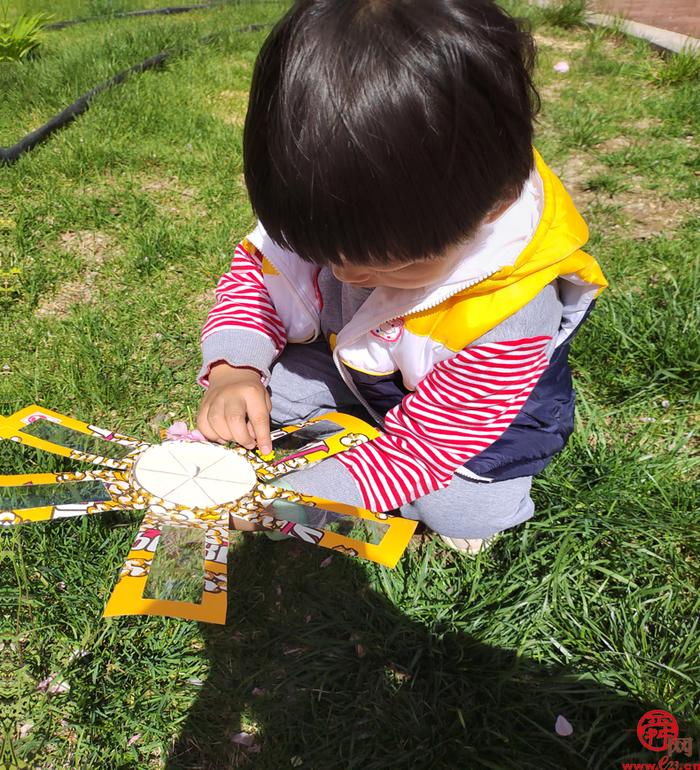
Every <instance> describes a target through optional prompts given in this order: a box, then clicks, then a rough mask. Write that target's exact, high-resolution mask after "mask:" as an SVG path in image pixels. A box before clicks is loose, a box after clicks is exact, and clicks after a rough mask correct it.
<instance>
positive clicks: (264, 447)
mask: <svg viewBox="0 0 700 770" xmlns="http://www.w3.org/2000/svg"><path fill="white" fill-rule="evenodd" d="M248 428H249V429H252V433H253V435H254V436H255V440H256V442H257V444H258V449H259V450H260V452H261V453H262V454H264V455H267V454H270V452H271V451H272V439H271V438H270V411H269V409H268V408H267V404H266V403H265V402H264V401H263V402H262V403H255V404H254V405H253V404H249V405H248Z"/></svg>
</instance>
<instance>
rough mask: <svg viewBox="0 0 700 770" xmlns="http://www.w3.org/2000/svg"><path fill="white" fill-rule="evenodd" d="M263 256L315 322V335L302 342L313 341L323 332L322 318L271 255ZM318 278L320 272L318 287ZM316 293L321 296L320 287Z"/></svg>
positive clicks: (313, 322) (312, 321)
mask: <svg viewBox="0 0 700 770" xmlns="http://www.w3.org/2000/svg"><path fill="white" fill-rule="evenodd" d="M256 248H257V247H256ZM260 253H261V254H262V252H260ZM263 256H264V258H265V259H267V260H268V262H269V263H270V264H271V265H272V267H274V268H275V270H276V271H277V275H279V277H280V278H281V279H282V283H284V285H285V286H286V287H287V289H289V293H290V294H291V295H292V297H294V299H295V300H296V301H297V302H298V303H299V305H300V306H301V309H302V310H303V311H304V312H305V313H306V315H307V317H308V318H309V320H310V321H311V323H312V324H313V327H314V333H313V337H312V338H311V339H309V340H304V341H303V343H302V344H308V343H310V342H313V341H314V340H315V339H316V338H317V337H318V335H319V334H320V333H321V319H320V316H318V317H317V315H316V314H315V313H312V312H311V311H310V310H309V308H308V306H307V305H306V303H305V302H304V300H303V299H302V297H301V295H300V294H299V293H298V292H297V290H296V289H295V288H294V286H293V285H292V283H291V281H288V280H287V277H286V276H285V275H284V273H283V272H282V270H280V269H279V267H278V266H277V265H276V264H275V263H274V262H273V261H272V260H271V259H270V257H268V256H267V255H266V254H263ZM317 278H318V273H317V274H316V278H314V285H315V286H316V287H318V284H317V283H316V280H317ZM316 294H317V295H318V296H319V297H320V296H321V295H320V293H319V291H318V288H316Z"/></svg>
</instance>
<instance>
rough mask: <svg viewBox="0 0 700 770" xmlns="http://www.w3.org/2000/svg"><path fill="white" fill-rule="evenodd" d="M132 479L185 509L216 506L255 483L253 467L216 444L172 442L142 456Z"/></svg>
mask: <svg viewBox="0 0 700 770" xmlns="http://www.w3.org/2000/svg"><path fill="white" fill-rule="evenodd" d="M131 478H132V481H133V482H134V484H135V485H137V486H139V487H141V488H142V489H144V490H145V491H146V492H148V493H149V494H151V495H153V496H154V497H159V498H161V499H162V500H167V501H168V502H171V503H175V504H176V505H183V506H185V507H186V508H213V507H215V506H217V505H223V504H224V503H231V502H233V501H234V500H238V498H239V497H242V496H243V495H245V494H246V493H247V492H250V490H251V489H252V488H253V487H254V486H255V484H256V483H257V478H256V476H255V471H254V470H253V466H252V465H251V464H250V463H249V462H248V461H247V460H246V459H245V457H241V456H240V455H237V454H234V453H233V452H230V451H228V450H227V449H225V448H224V447H221V446H217V445H216V444H203V443H194V442H193V443H186V442H180V441H171V442H167V443H165V444H159V445H156V446H152V447H150V448H149V449H147V450H146V451H145V452H144V453H143V454H141V455H139V457H138V459H137V460H136V463H135V464H134V467H133V470H132V471H131Z"/></svg>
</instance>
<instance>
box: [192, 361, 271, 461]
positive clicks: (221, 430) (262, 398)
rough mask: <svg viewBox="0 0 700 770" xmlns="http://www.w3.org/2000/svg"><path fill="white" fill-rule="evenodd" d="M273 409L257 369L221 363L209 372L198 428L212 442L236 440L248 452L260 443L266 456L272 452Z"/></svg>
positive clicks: (261, 450) (262, 452)
mask: <svg viewBox="0 0 700 770" xmlns="http://www.w3.org/2000/svg"><path fill="white" fill-rule="evenodd" d="M271 409H272V402H271V401H270V396H269V394H268V392H267V389H266V388H265V386H264V385H263V384H262V382H261V381H260V374H259V373H258V372H257V371H256V370H255V369H236V368H234V367H232V366H229V365H228V364H225V363H218V364H215V365H214V366H212V368H211V371H210V372H209V390H207V392H206V395H205V396H204V398H203V399H202V405H201V406H200V407H199V414H198V415H197V428H198V429H199V430H200V431H201V432H202V433H203V434H204V436H206V438H208V439H209V441H217V442H219V443H226V442H227V441H236V442H237V443H239V444H241V445H242V446H244V447H246V449H253V448H254V447H255V444H256V442H257V445H258V448H259V450H260V452H261V454H264V455H266V454H269V453H270V452H271V451H272V440H271V439H270V410H271ZM246 418H247V422H246Z"/></svg>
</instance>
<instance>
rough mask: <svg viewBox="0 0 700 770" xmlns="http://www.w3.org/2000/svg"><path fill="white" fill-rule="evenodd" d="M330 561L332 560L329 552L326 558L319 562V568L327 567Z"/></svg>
mask: <svg viewBox="0 0 700 770" xmlns="http://www.w3.org/2000/svg"><path fill="white" fill-rule="evenodd" d="M332 561H333V555H332V554H331V555H330V556H329V557H328V558H327V559H324V560H323V561H322V562H321V569H324V567H327V566H328V565H329V564H330V563H331V562H332Z"/></svg>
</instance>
